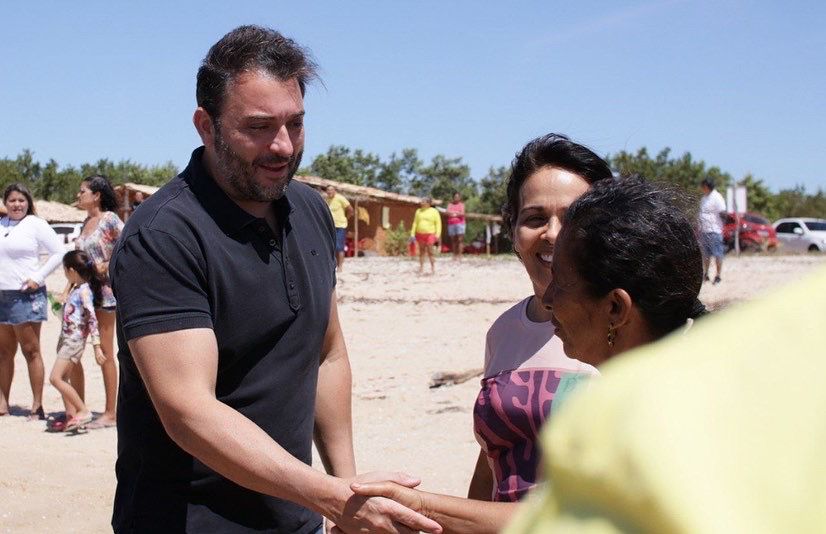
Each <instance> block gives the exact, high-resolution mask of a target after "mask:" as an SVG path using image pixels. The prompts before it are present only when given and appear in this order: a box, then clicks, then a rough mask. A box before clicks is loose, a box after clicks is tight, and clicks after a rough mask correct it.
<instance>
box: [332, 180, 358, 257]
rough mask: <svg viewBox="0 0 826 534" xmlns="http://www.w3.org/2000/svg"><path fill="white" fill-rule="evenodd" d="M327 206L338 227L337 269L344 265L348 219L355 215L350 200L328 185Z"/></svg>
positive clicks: (334, 223)
mask: <svg viewBox="0 0 826 534" xmlns="http://www.w3.org/2000/svg"><path fill="white" fill-rule="evenodd" d="M326 193H327V196H326V197H325V200H326V201H327V206H329V207H330V213H331V214H332V215H333V225H334V226H335V227H336V270H339V271H340V270H341V269H342V268H343V267H344V243H345V239H346V238H347V219H348V218H349V217H351V216H352V215H353V208H352V206H350V201H349V200H347V199H346V198H344V197H343V196H341V195H339V194H338V193H337V192H336V188H335V187H333V186H332V185H328V186H327V189H326Z"/></svg>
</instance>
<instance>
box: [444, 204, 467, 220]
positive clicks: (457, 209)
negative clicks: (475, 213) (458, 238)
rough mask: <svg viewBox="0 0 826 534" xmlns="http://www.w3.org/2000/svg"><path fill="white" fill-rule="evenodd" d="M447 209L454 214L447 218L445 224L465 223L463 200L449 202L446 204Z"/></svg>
mask: <svg viewBox="0 0 826 534" xmlns="http://www.w3.org/2000/svg"><path fill="white" fill-rule="evenodd" d="M447 211H449V212H453V213H455V214H456V215H454V216H453V217H448V218H447V224H465V204H464V202H451V203H450V204H448V205H447Z"/></svg>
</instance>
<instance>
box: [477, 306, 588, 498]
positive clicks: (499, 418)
mask: <svg viewBox="0 0 826 534" xmlns="http://www.w3.org/2000/svg"><path fill="white" fill-rule="evenodd" d="M532 298H533V297H528V298H526V299H525V300H523V301H521V302H519V303H517V304H516V305H514V306H513V307H511V308H510V309H509V310H507V311H506V312H505V313H503V314H502V315H501V316H500V317H499V318H498V319H496V321H495V322H494V323H493V325H492V326H491V327H490V330H488V335H487V339H486V341H485V374H484V376H485V378H483V379H482V389H481V391H479V395H478V397H477V399H476V404H475V405H474V407H473V428H474V432H475V433H476V440H477V441H478V442H479V445H480V446H481V447H482V451H483V452H484V453H485V455H486V456H487V460H488V465H489V466H490V469H491V471H492V473H493V480H494V484H493V490H492V494H491V499H492V500H494V501H518V500H519V499H521V498H522V497H523V496H524V495H525V493H527V492H528V490H530V489H531V488H533V487H534V486H535V485H536V482H537V478H538V473H537V470H538V468H539V460H540V451H539V450H538V443H539V439H538V438H539V432H540V430H541V428H542V425H543V424H544V423H545V421H546V420H547V419H549V418H550V416H551V415H552V414H553V413H554V412H555V411H556V410H558V409H559V407H560V406H561V405H562V402H563V401H564V398H565V397H566V396H567V395H568V394H569V393H570V392H571V391H573V389H574V388H575V387H576V386H577V384H578V383H579V382H581V381H583V380H587V379H589V378H590V377H591V376H593V375H595V374H597V373H598V372H597V370H596V369H594V368H593V367H591V366H590V365H588V364H585V363H582V362H580V361H577V360H574V359H571V358H568V357H567V356H566V355H565V351H564V350H563V349H562V341H560V339H559V338H558V337H556V336H555V335H554V327H553V324H551V323H550V322H542V323H535V322H533V321H531V320H530V319H528V315H527V309H528V304H529V302H530V301H531V299H532Z"/></svg>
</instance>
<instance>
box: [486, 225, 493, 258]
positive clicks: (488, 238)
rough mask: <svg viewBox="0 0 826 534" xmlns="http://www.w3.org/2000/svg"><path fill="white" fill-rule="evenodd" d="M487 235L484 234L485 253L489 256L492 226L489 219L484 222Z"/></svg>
mask: <svg viewBox="0 0 826 534" xmlns="http://www.w3.org/2000/svg"><path fill="white" fill-rule="evenodd" d="M486 227H487V235H485V255H486V256H487V257H488V258H490V240H491V239H493V228H491V226H490V221H488V222H487V223H486Z"/></svg>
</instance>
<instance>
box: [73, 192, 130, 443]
mask: <svg viewBox="0 0 826 534" xmlns="http://www.w3.org/2000/svg"><path fill="white" fill-rule="evenodd" d="M77 204H78V206H79V207H80V208H81V209H85V210H86V213H87V215H88V216H87V218H86V221H85V222H84V223H83V228H82V230H81V232H80V236H79V237H78V238H77V240H76V241H75V248H76V249H77V250H82V251H84V252H86V254H88V255H89V257H90V258H92V261H93V262H94V263H95V268H96V269H97V271H98V272H99V273H100V274H101V275H103V278H104V281H105V282H106V283H105V285H104V286H103V302H102V303H101V305H100V306H99V307H98V308H96V309H95V315H96V316H97V320H98V328H99V330H100V345H101V349H103V354H104V356H105V357H106V359H105V361H104V362H103V364H102V365H101V370H102V371H103V387H104V389H105V391H106V407H105V409H104V412H103V413H102V414H101V415H100V417H99V418H98V419H96V420H95V421H93V422H92V423H90V424H89V425H87V426H86V427H87V428H105V427H110V426H114V425H115V402H116V399H117V392H118V370H117V367H116V365H115V350H114V341H115V305H116V304H117V302H116V301H115V296H114V295H113V294H112V288H111V286H110V285H109V258H111V257H112V251H113V250H114V248H115V242H116V241H117V240H118V238H119V237H120V233H121V231H122V230H123V221H121V220H120V217H118V215H117V213H115V210H116V209H117V199H116V197H115V191H114V190H113V189H112V184H110V183H109V180H108V179H107V178H106V177H105V176H90V177H88V178H86V179H84V180H83V182H81V184H80V189H79V190H78V193H77ZM76 368H77V369H79V372H80V373H81V374H82V369H80V366H79V365H78V366H76ZM76 377H77V373H74V374H73V376H72V378H73V380H74V379H75V378H76ZM79 389H82V388H79Z"/></svg>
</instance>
